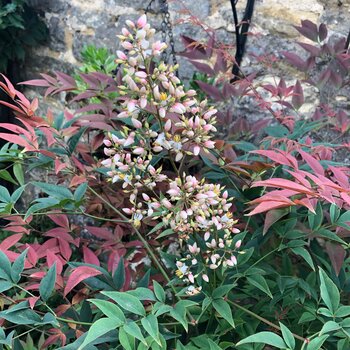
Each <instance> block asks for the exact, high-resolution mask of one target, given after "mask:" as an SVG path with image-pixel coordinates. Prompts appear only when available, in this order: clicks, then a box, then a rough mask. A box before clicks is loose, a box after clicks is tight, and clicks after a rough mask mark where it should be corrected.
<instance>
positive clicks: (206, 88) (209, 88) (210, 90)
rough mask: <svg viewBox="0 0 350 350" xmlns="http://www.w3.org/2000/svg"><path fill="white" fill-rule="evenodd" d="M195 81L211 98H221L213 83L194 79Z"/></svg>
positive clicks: (218, 99)
mask: <svg viewBox="0 0 350 350" xmlns="http://www.w3.org/2000/svg"><path fill="white" fill-rule="evenodd" d="M196 83H197V84H198V86H199V87H200V89H201V90H203V91H204V92H205V93H206V94H207V95H208V96H209V97H211V98H212V99H213V100H216V101H221V100H222V99H223V96H222V93H221V91H220V90H219V89H218V88H216V87H215V86H213V85H210V84H207V83H204V82H203V81H200V80H196Z"/></svg>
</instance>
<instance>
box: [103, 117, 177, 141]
mask: <svg viewBox="0 0 350 350" xmlns="http://www.w3.org/2000/svg"><path fill="white" fill-rule="evenodd" d="M170 129H171V119H168V120H167V121H166V123H165V125H164V130H165V131H169V130H170ZM106 146H107V145H106Z"/></svg>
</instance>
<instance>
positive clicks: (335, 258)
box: [326, 242, 346, 276]
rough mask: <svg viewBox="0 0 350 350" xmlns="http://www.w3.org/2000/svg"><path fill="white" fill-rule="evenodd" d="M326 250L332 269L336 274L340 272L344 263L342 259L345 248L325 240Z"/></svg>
mask: <svg viewBox="0 0 350 350" xmlns="http://www.w3.org/2000/svg"><path fill="white" fill-rule="evenodd" d="M326 250H327V253H328V256H329V259H330V260H331V263H332V266H333V268H334V271H335V273H336V274H337V276H338V275H339V273H340V269H341V267H342V266H343V263H344V259H345V255H346V252H345V249H344V248H343V247H342V246H341V245H340V244H334V243H331V242H327V243H326Z"/></svg>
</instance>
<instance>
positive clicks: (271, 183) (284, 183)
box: [251, 178, 314, 195]
mask: <svg viewBox="0 0 350 350" xmlns="http://www.w3.org/2000/svg"><path fill="white" fill-rule="evenodd" d="M259 186H261V187H278V188H285V189H288V190H293V191H297V192H301V193H304V194H310V195H314V192H313V191H312V190H311V189H309V188H307V187H305V186H302V185H299V184H297V183H295V182H293V181H290V180H286V179H279V178H272V179H269V180H264V181H256V182H254V183H253V184H252V186H251V187H259Z"/></svg>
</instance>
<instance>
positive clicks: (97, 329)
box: [78, 317, 121, 350]
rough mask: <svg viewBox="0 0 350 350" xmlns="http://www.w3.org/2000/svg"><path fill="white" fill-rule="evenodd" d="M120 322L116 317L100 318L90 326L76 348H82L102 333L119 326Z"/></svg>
mask: <svg viewBox="0 0 350 350" xmlns="http://www.w3.org/2000/svg"><path fill="white" fill-rule="evenodd" d="M120 325H121V323H120V321H118V320H117V319H112V318H107V317H104V318H100V319H99V320H97V321H96V322H94V323H93V325H92V326H91V327H90V329H89V331H88V334H87V336H86V338H85V339H84V341H83V343H82V344H81V345H80V346H79V348H78V350H81V349H83V348H84V347H85V346H86V345H87V344H89V343H91V342H93V341H94V340H96V339H97V338H99V337H101V336H102V335H104V334H106V333H108V332H110V331H112V330H114V329H116V328H117V327H120Z"/></svg>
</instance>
